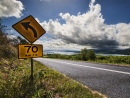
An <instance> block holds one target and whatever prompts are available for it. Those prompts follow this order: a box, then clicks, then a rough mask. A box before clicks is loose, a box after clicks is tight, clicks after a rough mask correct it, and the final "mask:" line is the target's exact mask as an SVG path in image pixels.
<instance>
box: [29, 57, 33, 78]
mask: <svg viewBox="0 0 130 98" xmlns="http://www.w3.org/2000/svg"><path fill="white" fill-rule="evenodd" d="M30 77H31V81H33V58H31V76H30Z"/></svg>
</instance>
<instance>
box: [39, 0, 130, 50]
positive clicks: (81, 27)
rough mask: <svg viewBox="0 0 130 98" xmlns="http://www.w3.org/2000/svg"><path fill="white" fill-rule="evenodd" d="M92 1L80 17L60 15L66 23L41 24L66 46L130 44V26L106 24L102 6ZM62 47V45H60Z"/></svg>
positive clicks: (95, 46)
mask: <svg viewBox="0 0 130 98" xmlns="http://www.w3.org/2000/svg"><path fill="white" fill-rule="evenodd" d="M94 3H95V0H91V2H90V4H89V11H87V12H86V13H83V14H80V13H78V15H70V14H69V13H65V14H64V13H60V14H59V16H60V17H61V19H62V20H64V21H65V23H63V24H61V23H60V22H59V20H58V19H56V20H51V19H50V20H49V21H48V22H46V21H44V22H42V23H41V25H42V26H43V28H45V30H46V31H47V32H48V33H50V34H52V35H54V36H55V37H56V38H58V39H61V41H62V42H64V43H66V44H77V45H83V46H91V47H92V48H118V47H126V46H129V44H130V31H129V30H130V24H126V23H118V24H114V25H107V24H105V22H104V21H105V19H104V18H103V15H102V13H101V5H99V4H95V5H94ZM59 45H60V44H59Z"/></svg>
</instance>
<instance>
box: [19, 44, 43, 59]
mask: <svg viewBox="0 0 130 98" xmlns="http://www.w3.org/2000/svg"><path fill="white" fill-rule="evenodd" d="M42 56H43V47H42V45H39V44H33V45H30V44H19V45H18V58H19V59H23V58H36V57H42Z"/></svg>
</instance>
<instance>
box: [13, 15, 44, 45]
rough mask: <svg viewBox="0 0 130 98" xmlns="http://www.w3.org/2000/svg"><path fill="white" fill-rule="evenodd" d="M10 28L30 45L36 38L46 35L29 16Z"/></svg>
mask: <svg viewBox="0 0 130 98" xmlns="http://www.w3.org/2000/svg"><path fill="white" fill-rule="evenodd" d="M12 27H13V28H14V29H15V30H16V31H17V32H18V33H20V34H21V35H22V36H23V37H24V38H25V39H27V40H28V41H29V42H30V43H34V42H35V41H36V40H37V39H38V38H40V37H41V36H42V35H43V34H45V33H46V31H45V30H44V29H43V28H42V27H41V25H40V24H39V23H38V22H37V21H36V20H35V19H34V18H33V16H31V15H30V16H28V17H26V18H24V19H23V20H21V21H19V22H17V23H16V24H14V25H13V26H12Z"/></svg>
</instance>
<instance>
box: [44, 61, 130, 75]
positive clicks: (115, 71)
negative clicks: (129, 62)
mask: <svg viewBox="0 0 130 98" xmlns="http://www.w3.org/2000/svg"><path fill="white" fill-rule="evenodd" d="M45 60H47V59H45ZM48 61H53V62H58V63H63V64H68V65H75V66H79V67H86V68H91V69H98V70H103V71H109V72H114V73H121V74H126V75H130V73H129V72H123V71H117V70H111V69H104V68H98V67H91V66H84V65H78V64H73V63H66V62H61V61H55V60H48Z"/></svg>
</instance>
